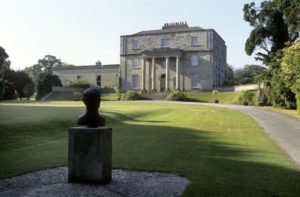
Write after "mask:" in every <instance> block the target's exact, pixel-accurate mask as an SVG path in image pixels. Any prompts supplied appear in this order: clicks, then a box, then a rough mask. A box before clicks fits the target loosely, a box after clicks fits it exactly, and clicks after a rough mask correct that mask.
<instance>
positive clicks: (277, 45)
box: [244, 0, 300, 64]
mask: <svg viewBox="0 0 300 197" xmlns="http://www.w3.org/2000/svg"><path fill="white" fill-rule="evenodd" d="M299 8H300V6H299V1H298V0H270V1H263V2H262V3H261V4H260V6H259V7H256V6H255V3H254V2H252V3H250V4H245V5H244V20H245V21H247V22H248V23H249V24H250V26H252V27H253V30H252V31H251V33H250V35H249V38H248V39H247V41H246V44H245V50H246V53H247V54H248V55H252V54H253V52H254V51H257V50H258V53H256V59H257V60H261V61H262V62H263V63H265V64H268V63H269V62H270V54H272V53H274V52H276V51H278V50H280V49H283V48H284V47H285V43H286V42H293V41H295V40H296V39H297V38H298V37H299V32H297V28H296V27H297V25H298V24H297V23H298V21H297V20H295V18H296V15H297V12H298V11H299ZM297 10H298V11H297Z"/></svg>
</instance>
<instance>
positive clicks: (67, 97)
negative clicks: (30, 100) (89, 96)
mask: <svg viewBox="0 0 300 197" xmlns="http://www.w3.org/2000/svg"><path fill="white" fill-rule="evenodd" d="M101 99H102V101H117V100H118V95H117V94H116V93H107V94H102V95H101ZM47 100H48V101H81V100H82V93H81V92H65V93H58V92H54V93H52V94H51V95H50V96H49V97H48V99H47Z"/></svg>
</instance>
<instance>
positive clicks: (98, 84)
mask: <svg viewBox="0 0 300 197" xmlns="http://www.w3.org/2000/svg"><path fill="white" fill-rule="evenodd" d="M96 84H97V86H100V87H101V75H98V76H97V78H96Z"/></svg>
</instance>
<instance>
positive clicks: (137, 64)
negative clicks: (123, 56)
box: [132, 58, 140, 68]
mask: <svg viewBox="0 0 300 197" xmlns="http://www.w3.org/2000/svg"><path fill="white" fill-rule="evenodd" d="M132 67H133V68H139V67H140V60H139V58H133V59H132Z"/></svg>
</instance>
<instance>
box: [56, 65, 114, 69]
mask: <svg viewBox="0 0 300 197" xmlns="http://www.w3.org/2000/svg"><path fill="white" fill-rule="evenodd" d="M119 67H120V64H106V65H101V66H98V65H82V66H65V67H60V68H53V70H85V69H107V68H119Z"/></svg>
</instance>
